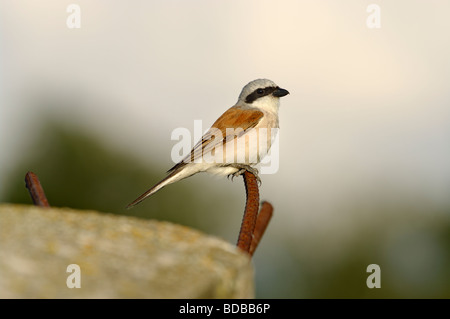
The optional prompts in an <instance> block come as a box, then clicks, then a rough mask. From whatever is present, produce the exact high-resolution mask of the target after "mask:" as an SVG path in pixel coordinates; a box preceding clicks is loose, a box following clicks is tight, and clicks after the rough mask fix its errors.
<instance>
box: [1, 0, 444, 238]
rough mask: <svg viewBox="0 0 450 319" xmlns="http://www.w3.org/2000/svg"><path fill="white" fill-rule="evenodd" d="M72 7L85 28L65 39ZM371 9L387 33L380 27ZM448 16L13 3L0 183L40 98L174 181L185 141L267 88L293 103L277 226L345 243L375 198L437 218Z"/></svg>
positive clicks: (4, 57) (397, 4)
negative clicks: (177, 151) (153, 162)
mask: <svg viewBox="0 0 450 319" xmlns="http://www.w3.org/2000/svg"><path fill="white" fill-rule="evenodd" d="M71 3H76V4H78V5H80V7H81V28H80V29H68V28H67V26H66V18H67V17H68V15H69V14H68V13H66V8H67V6H68V5H69V4H71ZM371 3H375V4H378V5H379V6H380V9H381V28H380V29H369V28H368V27H367V25H366V19H367V17H368V16H369V13H367V12H366V9H367V6H368V5H369V4H371ZM449 12H450V2H448V1H440V0H435V1H430V0H428V1H424V0H421V1H419V0H416V1H414V0H395V1H385V0H384V1H383V0H378V1H376V0H373V1H363V0H342V1H332V0H322V1H313V0H310V1H276V2H275V1H237V0H235V1H206V0H198V1H181V0H179V1H176V0H172V1H132V2H130V1H105V0H103V1H101V0H97V1H86V0H85V1H47V0H40V1H24V0H14V1H7V0H1V1H0V72H1V73H0V103H1V104H0V130H1V135H0V146H1V152H0V174H1V175H0V178H1V179H3V176H4V172H6V171H7V170H8V168H9V167H11V166H12V163H13V162H14V161H15V160H17V159H18V158H20V157H22V156H24V148H25V147H26V143H27V139H28V137H29V136H32V135H33V132H35V130H36V129H37V128H38V124H39V121H41V118H40V115H41V112H43V111H46V110H43V109H41V108H39V107H37V106H36V105H35V104H33V103H32V101H33V100H34V98H36V97H40V96H53V97H54V96H61V99H65V98H66V97H67V96H69V97H72V99H73V101H74V103H73V104H68V105H66V106H64V105H59V106H58V108H55V109H51V113H52V114H54V115H56V116H59V117H61V118H62V119H66V120H72V121H76V122H79V123H83V125H84V126H85V128H86V130H87V131H88V132H93V133H94V134H95V135H97V136H99V137H102V138H103V139H104V140H105V141H106V143H108V144H109V145H112V146H114V147H117V148H120V149H122V150H124V151H127V152H129V153H131V154H135V156H136V157H138V158H140V160H142V161H143V162H144V163H145V161H146V159H147V158H156V159H158V160H160V161H161V174H162V176H163V174H164V172H165V170H167V169H168V168H169V167H170V166H171V164H172V163H171V162H170V151H171V148H172V146H173V145H174V144H175V143H176V142H175V141H171V139H170V135H171V132H172V130H173V129H175V128H177V127H187V128H189V129H192V128H193V123H194V120H196V119H202V120H203V121H204V124H205V126H209V125H211V124H212V123H213V122H214V120H215V119H216V118H217V117H218V116H219V115H220V114H222V113H223V112H224V111H225V110H226V109H227V108H228V107H230V106H232V105H233V104H234V103H235V102H236V100H237V98H238V95H239V93H240V90H241V88H242V87H243V86H244V85H245V84H246V83H248V82H249V81H251V80H253V79H256V78H261V77H263V78H269V79H271V80H273V81H275V82H276V83H277V84H278V85H279V86H281V87H283V88H286V89H288V90H289V91H290V93H291V94H290V95H289V96H287V97H285V98H283V99H282V101H281V108H280V126H281V130H280V170H279V172H278V173H277V174H275V175H265V176H262V180H263V186H262V188H261V197H262V198H267V199H270V201H271V202H272V203H273V204H274V205H275V206H276V209H277V211H276V212H277V214H278V215H276V218H277V223H276V225H275V226H273V227H275V228H282V229H283V232H285V233H292V234H293V235H294V234H297V233H298V232H308V231H311V230H314V231H324V232H327V231H330V229H334V230H336V229H338V230H339V229H342V228H341V227H344V228H345V227H347V226H349V225H351V224H352V223H353V220H352V217H351V216H346V215H345V214H344V215H342V214H337V211H342V206H343V205H345V204H346V203H348V202H351V201H352V200H356V199H361V198H371V196H372V197H373V198H376V197H377V196H380V197H382V198H384V199H385V198H389V196H392V197H396V196H404V197H405V198H410V199H411V201H412V205H414V200H417V202H418V203H420V205H424V213H425V214H426V213H427V210H428V209H429V207H440V206H443V205H448V203H449V194H450V165H449V163H450V142H449V141H450V90H449V88H450V59H449V57H450V36H449V31H450V19H449V18H448V15H449ZM80 101H81V102H82V103H80ZM73 105H82V106H81V107H79V108H76V109H74V108H73ZM205 129H206V127H205ZM201 178H203V177H201ZM153 182H154V181H149V186H150V185H151V184H152V183H153ZM211 183H216V181H215V180H211ZM218 185H219V186H217V187H226V189H227V190H230V191H235V192H236V193H238V192H241V191H242V189H241V188H242V185H239V187H234V188H233V186H230V184H227V181H224V182H223V183H222V182H221V183H220V184H218ZM380 185H381V187H380ZM2 187H4V185H3V183H2V182H1V181H0V197H1V192H2ZM211 187H216V186H214V185H211ZM237 188H239V189H237ZM383 190H385V192H386V193H384V194H383ZM374 191H376V192H380V193H377V194H373V192H374ZM373 200H376V199H373Z"/></svg>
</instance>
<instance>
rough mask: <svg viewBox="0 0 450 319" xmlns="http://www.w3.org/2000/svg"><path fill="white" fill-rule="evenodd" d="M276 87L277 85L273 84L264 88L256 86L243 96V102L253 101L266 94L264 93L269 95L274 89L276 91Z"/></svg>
mask: <svg viewBox="0 0 450 319" xmlns="http://www.w3.org/2000/svg"><path fill="white" fill-rule="evenodd" d="M277 89H278V87H275V86H268V87H265V88H258V89H256V90H254V91H253V92H252V93H250V94H249V95H247V97H246V98H245V103H249V104H251V103H253V102H254V101H256V100H257V99H259V98H261V97H263V96H266V95H270V94H272V93H273V92H274V91H276V90H277Z"/></svg>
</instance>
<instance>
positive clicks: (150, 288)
mask: <svg viewBox="0 0 450 319" xmlns="http://www.w3.org/2000/svg"><path fill="white" fill-rule="evenodd" d="M70 264H77V265H79V266H80V270H81V276H80V279H81V288H68V287H67V284H66V280H67V278H68V277H69V276H70V275H72V273H70V272H67V267H68V265H70ZM253 285H254V284H253V267H252V264H251V261H250V258H249V257H248V256H247V255H246V254H244V253H242V252H241V251H239V250H238V249H237V248H235V247H234V246H233V245H231V244H229V243H226V242H224V241H222V240H219V239H217V238H214V237H211V236H207V235H204V234H202V233H200V232H198V231H196V230H192V229H190V228H188V227H184V226H180V225H174V224H171V223H168V222H161V221H155V220H141V219H138V218H133V217H127V216H117V215H112V214H105V213H98V212H95V211H79V210H73V209H68V208H50V209H43V208H39V207H35V206H25V205H0V298H252V297H253V296H254V286H253Z"/></svg>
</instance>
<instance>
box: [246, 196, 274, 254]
mask: <svg viewBox="0 0 450 319" xmlns="http://www.w3.org/2000/svg"><path fill="white" fill-rule="evenodd" d="M272 215H273V206H272V205H271V204H270V203H269V202H262V205H261V210H260V211H259V214H258V218H257V219H256V225H255V231H254V232H253V240H252V244H251V245H250V250H249V254H250V256H253V253H254V252H255V250H256V248H258V244H259V242H260V241H261V238H262V236H263V235H264V232H265V231H266V228H267V226H268V225H269V222H270V219H271V218H272Z"/></svg>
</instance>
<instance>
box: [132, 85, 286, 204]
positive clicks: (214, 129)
mask: <svg viewBox="0 0 450 319" xmlns="http://www.w3.org/2000/svg"><path fill="white" fill-rule="evenodd" d="M287 94H289V92H288V91H287V90H285V89H282V88H280V87H279V86H277V85H276V84H275V83H274V82H272V81H270V80H267V79H257V80H254V81H251V82H250V83H248V84H247V85H246V86H244V88H243V89H242V92H241V94H240V95H239V99H238V101H237V103H236V104H235V105H234V106H232V107H231V108H229V109H228V110H227V111H226V112H225V113H223V114H222V115H221V116H220V117H219V118H218V119H217V120H216V121H215V122H214V124H213V125H212V126H211V128H210V129H209V130H208V131H207V132H206V133H205V134H204V135H203V136H202V139H201V140H200V141H199V142H198V143H197V144H196V145H195V146H194V147H193V148H192V150H191V152H190V154H189V155H187V156H186V157H185V158H184V159H183V160H182V161H180V162H179V163H178V164H176V165H175V166H174V167H172V168H171V169H170V170H169V171H168V174H169V175H168V176H167V177H166V178H164V179H163V180H162V181H160V182H159V183H157V184H156V185H155V186H153V187H152V188H150V189H149V190H147V191H146V192H145V193H144V194H142V195H141V196H139V197H138V198H137V199H135V200H134V201H133V202H132V203H130V204H129V205H128V206H127V208H131V207H133V206H135V205H137V204H139V203H140V202H142V201H143V200H144V199H146V198H147V197H149V196H150V195H152V194H154V193H156V192H157V191H158V190H160V189H161V188H163V187H164V186H166V185H169V184H172V183H174V182H177V181H179V180H181V179H184V178H186V177H189V176H192V175H194V174H196V173H199V172H209V173H213V174H218V175H224V176H232V177H236V176H239V175H241V174H243V173H244V172H245V171H249V172H251V173H253V174H254V175H255V176H256V177H257V178H258V180H259V177H258V171H257V170H256V169H255V168H254V166H255V165H256V164H258V163H259V162H260V161H261V159H262V158H263V157H264V156H265V155H266V154H267V153H268V151H269V149H270V147H271V145H272V142H273V139H274V134H273V132H272V131H274V132H275V133H276V130H277V129H278V127H279V126H278V108H279V106H280V97H282V96H285V95H287ZM255 139H256V140H257V142H255Z"/></svg>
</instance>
